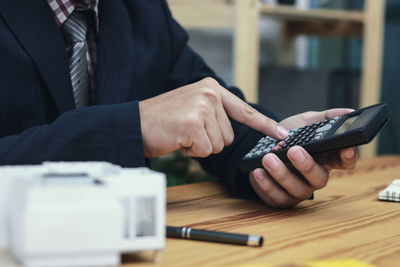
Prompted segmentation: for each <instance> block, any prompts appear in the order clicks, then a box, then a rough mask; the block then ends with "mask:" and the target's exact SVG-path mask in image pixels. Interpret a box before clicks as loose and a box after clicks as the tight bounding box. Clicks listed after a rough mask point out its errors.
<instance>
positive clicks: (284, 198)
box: [273, 195, 290, 208]
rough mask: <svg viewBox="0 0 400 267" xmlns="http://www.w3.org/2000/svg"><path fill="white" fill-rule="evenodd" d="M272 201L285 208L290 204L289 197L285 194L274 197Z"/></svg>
mask: <svg viewBox="0 0 400 267" xmlns="http://www.w3.org/2000/svg"><path fill="white" fill-rule="evenodd" d="M273 201H274V203H275V205H276V206H278V207H280V208H286V207H289V206H290V198H289V196H287V195H284V196H280V197H278V198H275V199H274V200H273Z"/></svg>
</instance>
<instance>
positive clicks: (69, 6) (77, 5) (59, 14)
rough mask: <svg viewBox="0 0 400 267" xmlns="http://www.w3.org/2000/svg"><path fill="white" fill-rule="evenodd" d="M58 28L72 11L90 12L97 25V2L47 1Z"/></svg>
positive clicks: (82, 0)
mask: <svg viewBox="0 0 400 267" xmlns="http://www.w3.org/2000/svg"><path fill="white" fill-rule="evenodd" d="M47 2H48V3H49V6H50V9H51V11H52V13H53V15H54V18H55V20H56V22H57V25H58V26H62V25H63V24H64V22H65V21H66V20H67V19H68V17H69V16H70V15H71V14H72V12H74V10H75V9H76V10H92V11H93V12H94V13H95V17H96V22H97V23H96V24H97V30H98V25H99V11H98V10H99V9H98V7H99V0H47Z"/></svg>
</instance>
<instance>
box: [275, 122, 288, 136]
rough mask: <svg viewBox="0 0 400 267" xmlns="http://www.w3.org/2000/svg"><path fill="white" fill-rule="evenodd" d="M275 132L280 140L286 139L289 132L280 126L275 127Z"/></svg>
mask: <svg viewBox="0 0 400 267" xmlns="http://www.w3.org/2000/svg"><path fill="white" fill-rule="evenodd" d="M276 130H277V132H278V135H279V137H281V138H282V139H283V138H286V137H287V136H288V135H289V132H288V131H287V130H286V129H285V128H283V127H282V126H279V125H278V127H276Z"/></svg>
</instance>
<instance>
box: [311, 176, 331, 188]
mask: <svg viewBox="0 0 400 267" xmlns="http://www.w3.org/2000/svg"><path fill="white" fill-rule="evenodd" d="M327 184H328V179H325V178H321V179H318V180H317V181H316V182H314V184H313V185H314V187H315V188H316V189H321V188H324V187H325V186H326V185H327Z"/></svg>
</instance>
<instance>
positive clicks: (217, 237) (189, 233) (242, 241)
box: [167, 226, 264, 247]
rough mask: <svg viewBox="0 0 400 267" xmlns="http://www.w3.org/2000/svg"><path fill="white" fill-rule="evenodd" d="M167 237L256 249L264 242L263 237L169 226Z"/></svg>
mask: <svg viewBox="0 0 400 267" xmlns="http://www.w3.org/2000/svg"><path fill="white" fill-rule="evenodd" d="M167 237H174V238H182V239H192V240H200V241H209V242H219V243H227V244H234V245H242V246H254V247H261V246H262V245H263V242H264V239H263V237H262V236H255V235H243V234H233V233H226V232H217V231H208V230H200V229H192V228H190V227H174V226H167Z"/></svg>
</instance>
